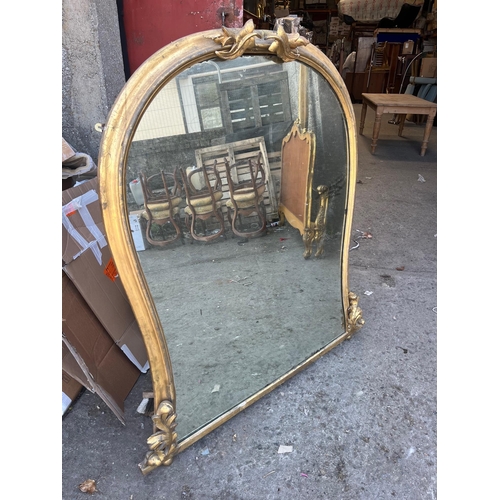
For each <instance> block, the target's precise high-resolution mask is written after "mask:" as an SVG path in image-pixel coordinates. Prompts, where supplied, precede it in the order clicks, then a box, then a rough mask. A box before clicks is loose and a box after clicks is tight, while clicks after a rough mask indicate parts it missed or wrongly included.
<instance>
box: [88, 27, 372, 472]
mask: <svg viewBox="0 0 500 500" xmlns="http://www.w3.org/2000/svg"><path fill="white" fill-rule="evenodd" d="M243 54H245V55H271V56H276V57H278V58H280V59H281V60H282V61H284V62H287V61H293V60H299V61H300V62H302V63H304V64H306V65H308V66H310V67H311V68H313V69H314V70H316V71H317V72H319V73H320V74H321V75H323V77H324V78H325V79H326V80H327V81H328V82H329V84H330V85H331V87H332V89H333V90H334V92H335V93H336V95H337V96H338V99H339V101H340V105H341V107H342V110H343V112H344V113H345V117H346V123H347V135H348V155H347V157H348V163H349V166H348V169H349V171H348V175H347V196H346V207H345V208H346V216H345V221H344V232H343V240H342V264H341V275H342V276H341V286H342V302H343V310H344V324H345V332H344V333H343V334H342V335H341V336H340V337H338V338H337V339H335V340H334V341H333V342H331V343H330V344H328V345H327V346H326V347H324V348H323V349H322V350H320V351H318V352H317V353H316V354H314V355H313V356H312V357H311V358H309V359H307V360H305V361H304V362H303V363H302V364H300V365H299V366H297V367H296V368H294V369H293V370H291V371H290V372H289V373H287V374H285V375H284V376H282V377H280V378H278V379H277V380H275V382H273V383H272V384H270V385H269V386H266V387H265V388H264V389H262V390H260V391H259V392H257V393H256V394H254V395H252V396H251V397H249V398H248V399H247V400H245V401H244V402H243V403H241V404H239V405H237V406H236V407H233V408H232V409H230V410H229V411H227V412H226V413H224V414H223V415H221V416H219V417H217V418H215V419H214V420H212V421H211V422H209V423H208V424H207V425H206V426H205V427H203V428H201V429H199V430H198V431H196V432H194V433H193V434H190V435H189V436H187V437H186V438H185V439H183V440H181V441H180V442H178V441H177V433H176V432H175V427H176V410H175V401H176V398H175V386H174V380H173V372H172V365H171V361H170V355H169V350H168V346H167V341H166V338H165V335H164V333H163V328H162V325H161V322H160V320H159V316H158V313H157V311H156V308H155V304H154V301H153V298H152V296H151V293H150V290H149V287H148V284H147V281H146V279H145V276H144V274H143V271H142V268H141V265H140V262H139V259H138V256H137V254H136V251H135V247H134V243H133V240H132V235H131V231H130V225H129V219H128V217H127V213H128V212H127V204H126V189H125V188H126V181H125V180H126V165H127V157H128V152H129V148H130V144H131V141H132V138H133V136H134V133H135V130H136V128H137V126H138V123H139V121H140V119H141V117H142V115H143V114H144V112H145V110H146V108H147V107H148V105H149V103H150V102H151V101H152V100H153V99H154V97H155V96H156V95H157V94H158V92H159V91H160V90H161V89H162V88H163V86H164V85H165V84H166V83H167V82H168V81H170V80H171V79H172V78H174V77H175V76H177V75H178V74H180V73H181V72H182V71H183V70H185V69H187V68H188V67H190V66H191V65H192V64H194V63H197V62H202V61H205V60H208V59H210V58H214V57H219V58H222V59H234V58H236V57H239V56H241V55H243ZM299 97H300V96H299ZM302 101H304V99H302ZM98 164H99V174H98V175H99V186H100V187H99V190H100V199H101V204H102V209H103V218H104V224H105V228H106V233H107V236H108V240H109V244H110V248H111V250H112V253H113V257H114V260H115V263H116V266H117V269H118V272H119V274H120V277H121V280H122V283H123V285H124V288H125V290H126V292H127V295H128V297H129V300H130V303H131V305H132V308H133V311H134V313H135V316H136V319H137V322H138V324H139V327H140V329H141V331H142V334H143V338H144V342H145V345H146V349H147V353H148V357H149V363H150V367H151V377H152V384H153V394H154V408H155V411H154V413H155V414H154V416H153V434H152V436H151V437H150V438H149V439H148V446H149V452H148V453H147V454H146V457H145V459H144V460H143V462H142V463H141V464H139V466H140V469H141V471H142V472H143V474H148V473H149V472H151V471H152V470H154V469H155V468H157V467H158V466H160V465H169V464H170V463H171V462H172V459H173V457H174V456H175V455H176V454H178V453H180V452H181V451H182V450H184V449H186V448H187V447H189V446H190V445H192V444H193V443H195V442H196V441H198V440H199V439H201V438H202V437H204V436H205V435H206V434H208V433H209V432H211V431H212V430H214V429H215V428H217V427H218V426H220V425H221V424H223V423H224V422H226V421H227V420H229V419H230V418H232V417H233V416H235V415H236V414H238V413H239V412H241V411H243V410H244V409H245V408H247V407H248V406H250V405H251V404H252V403H254V402H255V401H257V400H258V399H260V398H262V397H263V396H264V395H266V394H268V393H269V392H271V391H272V390H273V389H275V388H276V387H277V386H279V385H280V384H282V383H283V382H285V381H286V380H288V379H289V378H291V377H292V376H293V375H295V374H296V373H298V372H299V371H301V370H302V369H304V368H305V367H306V366H308V365H310V364H311V363H313V362H314V361H316V360H317V359H318V358H319V357H321V356H322V355H323V354H325V353H326V352H328V351H329V350H331V349H332V348H333V347H335V346H336V345H338V344H339V343H340V342H342V341H343V340H345V339H346V338H350V337H351V335H352V334H353V333H354V332H355V331H356V330H357V329H358V328H360V327H361V325H362V324H363V323H364V321H363V319H362V315H361V310H360V309H359V307H358V298H357V296H356V295H355V294H353V293H349V290H348V269H347V267H348V266H347V264H348V262H347V259H348V252H349V240H350V238H349V234H350V232H351V220H352V213H353V208H354V190H355V179H356V167H357V151H356V131H355V118H354V112H353V109H352V105H351V101H350V98H349V94H348V92H347V89H346V87H345V85H344V83H343V81H342V79H341V77H340V75H339V74H338V72H337V71H336V69H335V68H334V66H333V65H332V63H331V61H330V60H329V59H328V58H327V57H326V55H325V54H323V52H321V51H320V50H319V49H318V48H316V47H315V46H313V45H311V44H309V43H308V41H307V40H305V39H304V38H302V37H300V36H298V35H296V34H294V35H287V34H286V33H285V32H284V31H283V29H282V28H281V27H280V29H279V30H278V31H277V32H273V31H260V30H255V29H254V25H253V22H252V21H248V22H247V23H246V24H245V26H244V27H243V28H242V29H241V30H229V29H226V28H222V29H221V30H209V31H205V32H201V33H197V34H193V35H189V36H187V37H184V38H182V39H180V40H178V41H176V42H173V43H171V44H169V45H167V46H166V47H164V48H162V49H160V50H159V51H158V52H156V53H155V54H153V55H152V56H151V57H150V58H149V59H148V60H147V61H145V62H144V63H143V64H142V66H141V67H140V68H139V69H137V70H136V71H135V73H134V74H133V75H132V77H131V78H130V79H129V80H128V82H127V84H126V85H125V87H124V88H123V89H122V91H121V92H120V94H119V96H118V97H117V99H116V101H115V103H114V105H113V107H112V109H111V111H110V114H109V116H108V119H107V123H106V124H105V125H104V127H103V137H102V140H101V146H100V152H99V161H98Z"/></svg>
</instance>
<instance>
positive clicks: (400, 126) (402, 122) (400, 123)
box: [398, 115, 406, 137]
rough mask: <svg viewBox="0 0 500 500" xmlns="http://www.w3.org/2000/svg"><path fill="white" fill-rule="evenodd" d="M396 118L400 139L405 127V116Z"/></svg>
mask: <svg viewBox="0 0 500 500" xmlns="http://www.w3.org/2000/svg"><path fill="white" fill-rule="evenodd" d="M398 117H399V130H398V136H399V137H401V136H402V135H403V129H404V127H405V121H406V115H398Z"/></svg>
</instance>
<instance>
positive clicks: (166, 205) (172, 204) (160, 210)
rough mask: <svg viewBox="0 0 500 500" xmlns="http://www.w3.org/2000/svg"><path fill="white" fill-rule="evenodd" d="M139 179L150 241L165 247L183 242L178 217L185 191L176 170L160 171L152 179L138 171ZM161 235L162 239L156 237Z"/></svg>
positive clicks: (147, 235)
mask: <svg viewBox="0 0 500 500" xmlns="http://www.w3.org/2000/svg"><path fill="white" fill-rule="evenodd" d="M139 180H140V182H141V187H142V193H143V196H144V208H145V212H146V213H145V218H146V219H147V225H146V239H147V240H148V242H149V243H150V244H151V245H154V246H166V245H168V244H170V243H173V242H174V241H176V240H178V239H179V238H181V240H182V243H184V240H183V233H182V231H181V228H180V216H179V212H180V207H179V205H180V204H181V201H182V197H181V192H182V191H181V186H180V184H179V183H178V181H177V169H176V170H175V171H174V173H173V174H171V173H167V172H165V171H163V170H161V171H160V172H159V173H157V174H154V175H151V176H149V177H147V176H146V174H145V173H144V172H139ZM153 230H154V231H153ZM153 232H154V233H155V234H153ZM158 235H161V239H158V238H157V236H158Z"/></svg>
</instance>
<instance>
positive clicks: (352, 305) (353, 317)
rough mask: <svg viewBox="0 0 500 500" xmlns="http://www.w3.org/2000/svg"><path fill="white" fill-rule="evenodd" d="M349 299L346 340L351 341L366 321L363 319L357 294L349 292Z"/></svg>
mask: <svg viewBox="0 0 500 500" xmlns="http://www.w3.org/2000/svg"><path fill="white" fill-rule="evenodd" d="M348 299H349V307H348V308H347V321H346V329H347V334H348V335H347V337H346V338H348V339H350V338H351V337H352V335H353V334H354V333H356V332H357V331H358V330H359V329H360V328H361V327H362V326H363V325H364V324H365V320H364V319H363V311H362V310H361V308H360V307H359V306H358V302H359V297H358V296H357V295H356V294H355V293H353V292H349V295H348Z"/></svg>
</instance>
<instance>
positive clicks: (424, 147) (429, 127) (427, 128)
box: [420, 110, 436, 156]
mask: <svg viewBox="0 0 500 500" xmlns="http://www.w3.org/2000/svg"><path fill="white" fill-rule="evenodd" d="M435 116H436V110H433V111H431V112H430V113H429V114H428V115H427V122H426V123H425V132H424V140H423V141H422V149H421V150H420V156H424V155H425V151H426V150H427V144H428V142H429V137H430V135H431V130H432V125H433V123H434V117H435Z"/></svg>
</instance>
